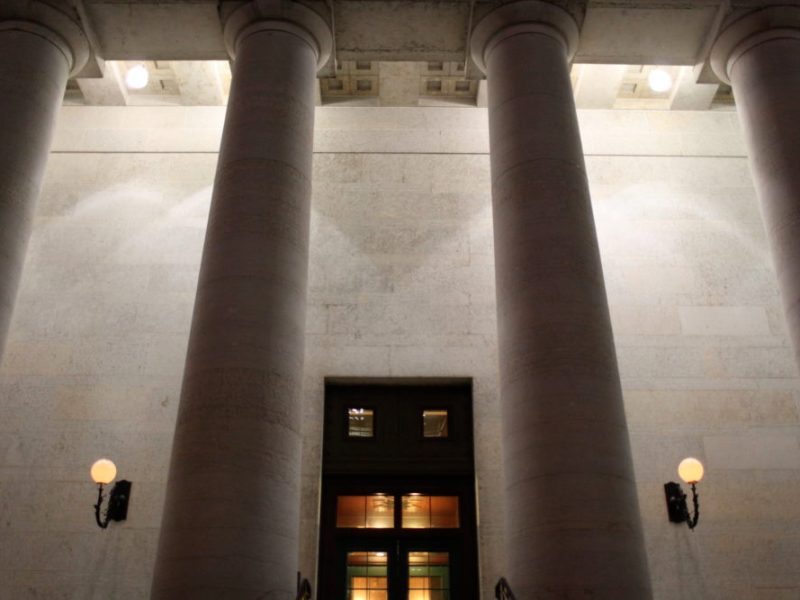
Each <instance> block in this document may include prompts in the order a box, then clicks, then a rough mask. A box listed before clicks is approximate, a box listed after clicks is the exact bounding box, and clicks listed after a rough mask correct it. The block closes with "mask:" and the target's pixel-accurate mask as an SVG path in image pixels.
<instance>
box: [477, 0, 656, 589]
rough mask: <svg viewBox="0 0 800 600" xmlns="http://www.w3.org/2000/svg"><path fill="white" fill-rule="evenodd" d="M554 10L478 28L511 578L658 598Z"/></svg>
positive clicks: (572, 41)
mask: <svg viewBox="0 0 800 600" xmlns="http://www.w3.org/2000/svg"><path fill="white" fill-rule="evenodd" d="M577 39H578V28H577V25H576V24H575V21H574V20H573V19H572V17H571V16H570V15H569V14H568V13H567V12H565V11H563V10H562V9H560V8H557V7H555V6H554V5H552V4H548V3H545V2H537V1H535V0H523V1H519V2H514V3H510V4H505V5H502V6H501V7H499V8H496V9H495V10H493V11H492V12H490V13H488V14H487V15H486V16H485V17H484V18H483V19H482V20H481V21H480V22H479V23H478V24H477V26H476V27H475V29H474V31H473V34H472V42H471V46H472V47H471V50H472V56H473V59H474V60H475V61H476V63H477V64H478V66H479V67H480V68H481V69H483V71H484V72H485V73H486V75H487V78H488V92H489V134H490V148H491V167H492V169H491V172H492V203H493V209H494V211H493V214H494V240H495V242H494V243H495V266H496V280H497V309H498V338H499V351H500V385H501V399H502V411H503V439H502V444H503V462H504V465H503V466H504V471H505V480H506V484H505V485H506V515H507V518H506V540H507V541H506V561H507V562H506V564H507V573H506V574H505V575H506V578H507V579H508V582H509V584H510V585H511V587H512V589H513V590H514V592H515V594H516V596H517V598H588V597H592V598H614V599H615V600H622V599H627V600H644V599H646V598H650V597H651V591H650V580H649V575H648V569H647V560H646V553H645V549H644V540H643V535H642V530H641V523H640V517H639V506H638V499H637V495H636V485H635V481H634V474H633V466H632V461H631V451H630V445H629V439H628V431H627V425H626V421H625V411H624V407H623V402H622V392H621V388H620V381H619V374H618V370H617V361H616V354H615V350H614V340H613V336H612V331H611V324H610V319H609V312H608V303H607V300H606V293H605V285H604V281H603V269H602V266H601V264H600V254H599V250H598V244H597V238H596V233H595V226H594V218H593V215H592V206H591V201H590V198H589V189H588V184H587V177H586V169H585V165H584V160H583V150H582V148H581V141H580V135H579V131H578V123H577V115H576V112H575V104H574V101H573V96H572V87H571V84H570V74H569V60H570V58H571V57H572V54H573V53H574V51H575V47H576V45H577Z"/></svg>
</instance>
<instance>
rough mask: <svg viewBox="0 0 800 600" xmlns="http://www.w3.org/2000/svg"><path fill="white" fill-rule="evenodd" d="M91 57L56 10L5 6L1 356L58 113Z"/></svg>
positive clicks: (1, 35)
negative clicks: (73, 78)
mask: <svg viewBox="0 0 800 600" xmlns="http://www.w3.org/2000/svg"><path fill="white" fill-rule="evenodd" d="M87 53H88V46H87V45H86V41H85V39H84V38H83V34H82V32H81V30H80V28H79V27H78V25H77V24H76V23H74V22H72V21H71V20H70V19H69V17H68V16H67V15H65V14H63V13H61V12H60V11H58V10H56V9H55V8H52V7H51V6H49V5H44V4H41V3H38V2H31V3H30V4H29V5H27V6H24V7H23V6H22V5H20V6H15V7H2V6H0V358H2V355H3V349H4V346H5V341H6V336H7V334H8V328H9V323H10V321H11V316H12V311H13V308H14V302H15V300H16V297H17V288H18V287H19V281H20V277H21V275H22V266H23V263H24V262H25V252H26V250H27V247H28V238H29V236H30V230H31V219H32V217H33V211H34V208H35V206H36V200H37V199H38V197H39V192H40V190H41V187H42V181H43V179H44V173H45V169H46V167H47V158H48V155H49V152H50V143H51V140H52V137H53V130H54V127H55V121H56V115H57V114H58V109H59V108H60V107H61V101H62V99H63V97H64V90H65V88H66V84H67V78H68V76H69V74H70V71H71V70H73V69H74V70H77V69H79V68H82V67H83V65H84V64H85V61H86V56H87Z"/></svg>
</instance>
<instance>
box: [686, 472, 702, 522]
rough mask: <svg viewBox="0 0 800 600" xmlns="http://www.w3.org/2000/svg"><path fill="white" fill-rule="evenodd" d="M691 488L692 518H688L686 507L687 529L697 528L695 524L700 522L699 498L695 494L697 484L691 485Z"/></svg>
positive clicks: (687, 508)
mask: <svg viewBox="0 0 800 600" xmlns="http://www.w3.org/2000/svg"><path fill="white" fill-rule="evenodd" d="M690 485H691V486H692V504H693V505H694V516H693V517H690V516H689V507H688V506H687V507H686V524H687V525H688V526H689V529H694V528H695V527H697V522H698V521H699V520H700V500H699V499H700V496H699V495H698V494H697V483H694V482H693V483H691V484H690Z"/></svg>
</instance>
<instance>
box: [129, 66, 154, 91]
mask: <svg viewBox="0 0 800 600" xmlns="http://www.w3.org/2000/svg"><path fill="white" fill-rule="evenodd" d="M149 81H150V71H148V70H147V68H146V67H145V66H144V65H141V64H139V65H136V66H133V67H131V68H130V69H128V70H127V72H126V73H125V85H127V86H128V88H129V89H132V90H141V89H143V88H146V87H147V84H148V83H149Z"/></svg>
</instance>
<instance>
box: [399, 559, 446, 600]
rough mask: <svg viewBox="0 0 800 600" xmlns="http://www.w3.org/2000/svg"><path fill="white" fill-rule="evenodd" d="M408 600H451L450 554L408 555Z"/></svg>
mask: <svg viewBox="0 0 800 600" xmlns="http://www.w3.org/2000/svg"><path fill="white" fill-rule="evenodd" d="M407 566H408V590H407V591H408V595H407V599H408V600H450V554H449V553H448V552H427V551H413V550H412V551H410V552H409V553H408V565H407Z"/></svg>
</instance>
